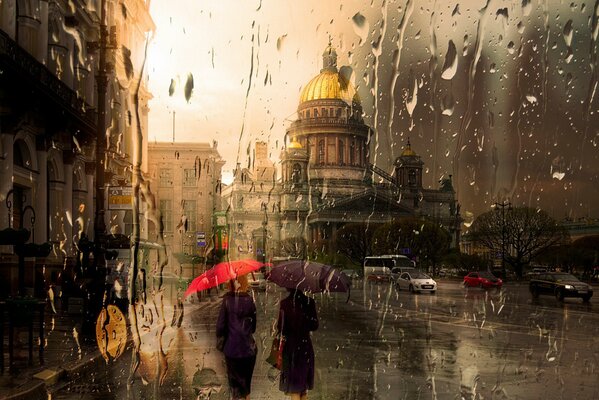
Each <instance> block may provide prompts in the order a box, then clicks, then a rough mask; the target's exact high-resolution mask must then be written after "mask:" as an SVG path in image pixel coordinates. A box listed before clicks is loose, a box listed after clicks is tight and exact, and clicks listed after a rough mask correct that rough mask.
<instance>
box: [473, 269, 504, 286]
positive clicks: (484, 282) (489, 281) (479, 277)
mask: <svg viewBox="0 0 599 400" xmlns="http://www.w3.org/2000/svg"><path fill="white" fill-rule="evenodd" d="M464 286H465V287H480V288H483V289H491V288H496V289H501V287H502V286H503V281H502V280H501V279H500V278H498V277H496V276H495V275H493V274H492V273H490V272H488V271H478V272H470V273H468V275H466V276H465V277H464Z"/></svg>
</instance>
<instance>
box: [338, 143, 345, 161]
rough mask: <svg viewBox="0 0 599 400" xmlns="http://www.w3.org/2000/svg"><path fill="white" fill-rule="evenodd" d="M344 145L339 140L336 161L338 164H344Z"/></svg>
mask: <svg viewBox="0 0 599 400" xmlns="http://www.w3.org/2000/svg"><path fill="white" fill-rule="evenodd" d="M344 156H345V145H344V144H343V140H340V141H339V156H338V161H339V165H344V164H345V157H344Z"/></svg>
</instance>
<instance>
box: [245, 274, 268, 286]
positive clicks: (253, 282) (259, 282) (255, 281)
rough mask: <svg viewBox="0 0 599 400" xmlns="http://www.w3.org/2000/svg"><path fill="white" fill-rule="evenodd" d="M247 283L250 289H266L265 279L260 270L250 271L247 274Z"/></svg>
mask: <svg viewBox="0 0 599 400" xmlns="http://www.w3.org/2000/svg"><path fill="white" fill-rule="evenodd" d="M248 283H249V284H250V288H251V289H252V290H266V279H265V278H264V274H263V273H262V272H258V271H254V272H250V273H249V274H248Z"/></svg>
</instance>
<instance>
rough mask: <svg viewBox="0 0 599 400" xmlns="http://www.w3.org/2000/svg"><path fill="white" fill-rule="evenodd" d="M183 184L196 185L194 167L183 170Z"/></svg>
mask: <svg viewBox="0 0 599 400" xmlns="http://www.w3.org/2000/svg"><path fill="white" fill-rule="evenodd" d="M183 186H187V187H189V186H196V170H195V168H191V169H190V168H186V169H184V170H183Z"/></svg>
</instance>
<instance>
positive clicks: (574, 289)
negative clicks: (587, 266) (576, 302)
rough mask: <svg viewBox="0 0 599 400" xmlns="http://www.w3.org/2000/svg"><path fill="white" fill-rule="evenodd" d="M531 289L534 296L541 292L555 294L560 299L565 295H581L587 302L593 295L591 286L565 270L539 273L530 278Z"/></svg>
mask: <svg viewBox="0 0 599 400" xmlns="http://www.w3.org/2000/svg"><path fill="white" fill-rule="evenodd" d="M529 289H530V293H531V294H532V297H534V298H536V297H538V296H539V295H541V294H549V295H552V296H555V297H556V298H557V299H558V300H559V301H562V300H563V299H564V297H580V298H582V300H583V301H585V302H587V301H589V300H590V299H591V297H593V288H592V287H591V286H589V285H587V284H586V283H584V282H581V281H579V280H578V278H576V277H575V276H574V275H571V274H567V273H565V272H545V273H541V274H538V275H536V276H534V277H532V278H531V279H530V283H529Z"/></svg>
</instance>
